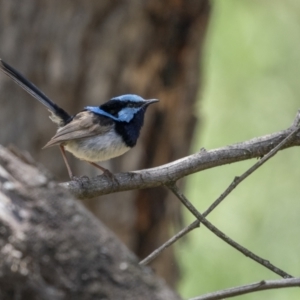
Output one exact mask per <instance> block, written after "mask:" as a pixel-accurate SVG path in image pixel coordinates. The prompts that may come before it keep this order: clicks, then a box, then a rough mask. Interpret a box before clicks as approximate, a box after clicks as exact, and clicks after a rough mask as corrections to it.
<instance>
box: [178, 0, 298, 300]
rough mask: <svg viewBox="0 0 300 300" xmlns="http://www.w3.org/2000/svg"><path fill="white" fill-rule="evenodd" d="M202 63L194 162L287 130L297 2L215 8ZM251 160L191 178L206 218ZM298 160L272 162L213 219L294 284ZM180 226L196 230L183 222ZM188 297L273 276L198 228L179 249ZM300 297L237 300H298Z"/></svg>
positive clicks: (218, 0) (190, 190)
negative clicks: (208, 152)
mask: <svg viewBox="0 0 300 300" xmlns="http://www.w3.org/2000/svg"><path fill="white" fill-rule="evenodd" d="M212 3H213V14H212V19H211V23H210V29H209V33H208V36H207V42H206V48H205V55H204V57H203V61H202V64H201V65H202V73H203V75H204V89H203V90H202V91H203V92H202V94H201V95H199V106H198V109H197V111H198V113H199V117H200V119H201V122H200V124H199V129H198V130H197V131H196V134H195V140H194V146H193V149H191V153H193V152H196V151H199V149H200V148H201V147H205V148H206V149H212V148H217V147H221V146H225V145H229V144H232V143H235V142H240V141H245V140H247V139H250V138H253V137H258V136H261V135H265V134H268V133H272V132H276V131H278V130H281V129H285V128H287V127H288V126H290V124H291V123H292V122H293V119H294V117H295V115H296V112H297V109H299V108H300V101H299V100H300V1H299V0H285V1H282V0H264V1H259V0H243V1H240V0H226V1H224V0H215V1H213V2H212ZM255 162H256V160H252V161H247V162H243V163H236V164H232V165H228V166H224V167H219V168H215V169H213V170H207V171H204V172H201V173H199V174H195V175H193V176H190V177H189V178H188V180H187V186H186V195H187V196H188V198H189V199H190V200H191V201H192V203H193V204H194V205H196V207H197V208H198V209H199V210H200V211H201V212H203V211H204V210H205V209H206V208H207V207H208V206H209V205H210V204H211V203H212V202H213V201H214V200H215V199H216V198H217V197H218V196H219V195H220V194H221V193H222V192H223V191H224V189H225V188H226V187H227V186H228V185H229V184H230V183H231V181H232V180H233V178H234V176H236V175H240V174H242V173H243V172H244V171H245V170H246V169H247V168H249V167H250V166H251V165H253V164H254V163H255ZM299 166H300V150H299V149H298V148H292V149H288V150H285V151H283V152H281V153H279V154H277V155H276V156H275V157H274V158H272V159H271V160H270V161H269V162H268V163H267V164H265V165H264V166H263V167H262V168H260V169H259V170H258V171H256V172H255V173H254V174H253V175H251V176H250V177H249V178H248V179H247V180H246V181H244V182H243V183H242V184H241V185H240V186H238V188H237V189H236V190H235V191H234V192H233V193H232V194H231V195H230V196H229V197H228V198H227V199H226V200H225V201H224V202H223V203H222V204H221V205H220V206H219V207H218V208H217V209H216V210H215V211H214V212H213V213H212V214H211V215H210V216H209V220H210V221H211V222H212V223H213V224H214V225H216V226H217V227H218V228H219V229H221V230H222V231H223V232H224V233H226V234H227V235H228V236H230V237H231V238H233V239H234V240H235V241H237V242H239V243H240V244H241V245H243V246H245V247H247V248H248V249H249V250H251V251H253V252H254V253H256V254H257V255H259V256H261V257H263V258H265V259H268V260H269V261H270V262H271V263H273V264H275V265H276V266H278V267H280V268H282V269H283V270H284V271H286V272H288V273H290V274H291V275H293V276H300V226H299V225H300V217H299V214H300V201H299V200H300V184H299V182H300V168H299ZM185 220H186V223H187V224H188V223H190V222H192V221H193V220H194V218H193V217H192V216H191V214H190V213H188V212H185ZM177 255H178V258H179V261H180V265H181V269H182V274H181V276H182V279H181V282H180V285H179V292H180V293H181V294H182V295H183V296H184V297H185V298H188V297H195V296H197V295H200V294H203V293H207V292H212V291H215V290H219V289H224V288H228V287H231V286H238V285H243V284H247V283H251V282H253V281H259V280H262V279H279V278H280V277H279V276H277V275H276V274H274V273H272V272H271V271H268V270H267V269H265V268H264V267H262V266H260V265H258V264H257V263H255V262H253V261H252V260H250V259H249V258H247V257H245V256H243V255H242V254H240V253H239V252H237V251H236V250H234V249H233V248H231V247H230V246H228V245H227V244H225V243H224V242H223V241H221V240H219V239H218V238H217V237H216V236H214V235H213V234H212V233H210V232H208V231H207V230H206V229H205V228H204V227H203V226H202V227H201V228H200V229H197V230H194V232H192V233H190V234H189V235H188V237H186V238H185V239H183V240H182V241H181V242H179V243H178V245H177ZM299 295H300V290H299V288H289V289H281V290H272V291H265V292H259V293H254V294H249V295H246V296H240V297H236V298H235V299H243V300H244V299H273V300H276V299H280V300H281V299H300V298H299Z"/></svg>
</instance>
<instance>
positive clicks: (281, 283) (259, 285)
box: [190, 278, 300, 300]
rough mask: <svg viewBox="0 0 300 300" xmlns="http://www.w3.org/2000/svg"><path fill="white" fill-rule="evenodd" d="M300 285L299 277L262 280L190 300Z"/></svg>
mask: <svg viewBox="0 0 300 300" xmlns="http://www.w3.org/2000/svg"><path fill="white" fill-rule="evenodd" d="M297 286H300V278H289V279H279V280H262V281H260V282H256V283H251V284H247V285H242V286H238V287H234V288H229V289H226V290H222V291H217V292H213V293H208V294H205V295H202V296H199V297H195V298H191V299H190V300H218V299H225V298H229V297H235V296H239V295H245V294H249V293H254V292H258V291H264V290H271V289H281V288H288V287H297Z"/></svg>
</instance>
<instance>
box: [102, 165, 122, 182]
mask: <svg viewBox="0 0 300 300" xmlns="http://www.w3.org/2000/svg"><path fill="white" fill-rule="evenodd" d="M102 171H103V175H104V176H105V177H106V178H107V179H110V180H111V181H113V182H115V183H116V184H117V185H119V184H120V183H119V181H118V179H117V178H116V177H115V175H114V174H113V173H112V172H110V171H109V170H107V169H104V170H102Z"/></svg>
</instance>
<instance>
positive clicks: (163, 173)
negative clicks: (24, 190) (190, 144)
mask: <svg viewBox="0 0 300 300" xmlns="http://www.w3.org/2000/svg"><path fill="white" fill-rule="evenodd" d="M299 118H300V117H299V112H298V114H297V116H296V119H295V121H294V123H293V125H292V126H291V127H290V128H288V129H286V130H283V131H280V132H276V133H273V134H270V135H266V136H263V137H259V138H254V139H252V140H250V141H246V142H242V143H238V144H234V145H231V146H226V147H222V148H219V149H214V150H210V151H205V150H202V151H200V152H198V153H195V154H193V155H190V156H187V157H184V158H181V159H179V160H176V161H173V162H171V163H168V164H165V165H162V166H159V167H156V168H151V169H145V170H139V171H134V172H127V173H118V174H115V177H116V179H117V181H118V182H119V184H116V183H114V182H112V181H111V180H109V179H108V178H107V177H105V176H103V175H102V176H97V177H95V178H92V179H89V178H87V177H83V178H81V179H80V180H77V181H70V182H67V183H64V184H62V185H63V186H65V187H66V188H67V189H69V191H70V192H71V193H72V194H73V195H74V196H76V197H77V198H81V199H86V198H93V197H97V196H100V195H105V194H109V193H113V192H120V191H127V190H133V189H142V188H150V187H156V186H161V185H164V184H166V183H167V182H171V181H174V182H175V181H177V180H178V179H180V178H182V177H184V176H187V175H190V174H193V173H196V172H199V171H203V170H206V169H210V168H214V167H217V166H222V165H225V164H230V163H234V162H239V161H243V160H247V159H251V158H257V157H262V156H264V155H266V154H267V153H269V152H270V150H271V149H273V148H274V145H277V144H279V143H280V142H281V141H283V140H284V139H286V138H287V137H288V136H289V135H290V134H291V132H293V131H294V130H295V126H296V125H295V124H298V122H299ZM299 145H300V136H299V135H295V136H294V137H293V138H292V139H290V140H289V141H288V142H287V143H285V144H284V145H283V146H282V147H281V149H284V148H288V147H293V146H299Z"/></svg>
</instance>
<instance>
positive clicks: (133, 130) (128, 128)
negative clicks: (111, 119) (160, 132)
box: [115, 106, 147, 148]
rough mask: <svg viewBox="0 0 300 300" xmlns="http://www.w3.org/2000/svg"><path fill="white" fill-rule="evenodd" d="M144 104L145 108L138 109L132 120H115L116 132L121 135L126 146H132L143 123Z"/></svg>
mask: <svg viewBox="0 0 300 300" xmlns="http://www.w3.org/2000/svg"><path fill="white" fill-rule="evenodd" d="M146 108H147V107H146V106H145V108H143V109H141V110H140V111H138V112H137V113H136V114H135V115H134V117H133V118H132V120H131V121H130V122H128V123H127V122H119V121H115V124H116V127H115V128H116V131H117V133H118V134H120V135H121V137H122V138H123V141H124V143H125V144H126V145H127V146H128V147H131V148H132V147H134V146H135V144H136V142H137V139H138V137H139V135H140V130H141V128H142V126H143V124H144V115H145V112H146Z"/></svg>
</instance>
